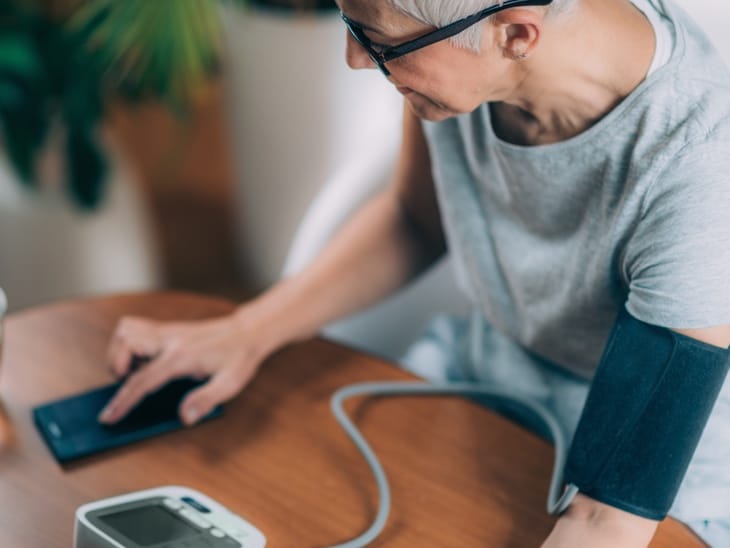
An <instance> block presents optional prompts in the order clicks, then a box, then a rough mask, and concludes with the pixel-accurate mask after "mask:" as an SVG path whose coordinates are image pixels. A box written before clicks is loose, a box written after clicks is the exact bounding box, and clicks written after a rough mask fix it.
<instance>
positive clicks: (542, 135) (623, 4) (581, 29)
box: [492, 0, 656, 145]
mask: <svg viewBox="0 0 730 548" xmlns="http://www.w3.org/2000/svg"><path fill="white" fill-rule="evenodd" d="M550 24H551V28H550V32H547V33H545V34H544V35H543V39H542V43H541V45H540V47H539V48H537V50H535V54H534V56H533V57H531V58H529V59H527V60H526V61H524V62H523V63H520V64H519V65H518V67H519V68H518V69H517V70H519V71H521V74H519V75H518V77H517V80H518V81H519V82H520V84H519V85H518V86H517V87H516V88H515V90H514V92H513V94H512V95H511V96H510V97H508V98H506V99H505V100H504V101H503V102H500V103H494V104H493V105H492V121H493V125H494V128H495V131H496V132H497V134H498V135H499V136H500V137H501V138H503V139H505V140H507V141H509V142H513V143H515V144H521V145H538V144H548V143H554V142H559V141H563V140H566V139H569V138H570V137H574V136H576V135H578V134H580V133H582V132H583V131H585V130H586V129H588V128H589V127H591V126H592V125H594V124H595V123H596V122H598V121H599V120H601V119H602V118H603V117H604V116H606V114H608V113H609V112H610V111H611V110H613V109H614V108H615V107H616V106H617V105H618V104H619V103H620V102H621V101H622V100H623V99H624V98H626V97H627V96H628V95H629V94H630V93H631V92H632V91H633V90H634V89H636V87H637V86H638V85H639V84H641V82H643V81H644V79H645V78H646V75H647V73H648V71H649V67H650V66H651V62H652V59H653V57H654V52H655V49H656V38H655V35H654V30H653V27H652V25H651V23H650V22H649V20H648V19H647V18H646V16H645V15H644V14H643V13H642V12H641V11H639V10H638V9H637V8H636V7H635V6H634V5H633V4H632V3H631V2H630V1H629V0H582V1H581V2H580V3H579V4H578V7H577V8H576V11H575V13H573V14H569V15H566V16H564V17H558V18H555V19H554V20H553V21H551V23H550ZM556 75H560V76H559V77H556Z"/></svg>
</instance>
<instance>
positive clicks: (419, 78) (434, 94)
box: [338, 0, 514, 121]
mask: <svg viewBox="0 0 730 548" xmlns="http://www.w3.org/2000/svg"><path fill="white" fill-rule="evenodd" d="M338 4H339V6H340V9H342V11H343V13H344V14H345V15H347V16H348V17H349V18H350V19H353V20H354V21H357V22H358V23H360V24H361V25H363V26H364V27H366V28H367V29H368V30H366V33H367V36H368V38H369V39H370V40H372V41H373V42H374V43H376V44H380V45H384V46H392V45H396V44H401V43H403V42H406V41H408V40H411V39H413V38H416V37H418V36H421V35H423V34H426V33H427V32H429V31H431V30H433V28H432V27H428V26H426V25H424V24H422V23H419V22H418V21H415V20H413V19H411V18H409V17H407V16H406V15H404V14H402V13H400V12H398V11H396V10H395V9H393V8H392V7H391V6H390V4H389V3H388V2H387V0H340V1H339V2H338ZM480 24H482V25H483V29H484V31H483V32H484V34H483V37H482V49H481V52H479V53H477V52H474V51H471V50H467V49H463V48H458V47H455V46H454V45H453V44H452V43H451V42H449V41H448V40H445V41H442V42H437V43H435V44H432V45H430V46H428V47H426V48H423V49H420V50H417V51H414V52H412V53H409V54H407V55H405V56H403V57H399V58H397V59H394V60H393V61H390V62H388V63H387V68H388V70H389V71H390V73H391V74H390V76H389V77H388V80H389V81H390V82H391V83H392V84H393V85H394V86H395V87H396V88H397V89H398V91H399V92H400V93H402V94H403V95H404V96H405V98H406V100H407V101H408V103H409V105H410V107H411V110H412V111H413V112H414V113H415V114H416V115H417V116H418V117H419V118H422V119H425V120H432V121H439V120H444V119H446V118H450V117H453V116H456V115H459V114H464V113H468V112H472V111H473V110H475V109H476V108H477V107H478V106H479V105H481V104H482V103H484V102H486V101H498V100H502V99H504V98H505V97H506V96H507V95H508V93H509V91H510V90H511V88H512V86H513V80H514V76H513V75H511V74H510V69H511V66H512V63H510V62H509V60H508V59H506V58H505V57H504V56H503V55H502V53H501V49H500V48H499V47H498V46H497V45H496V40H495V37H494V33H495V31H494V28H493V27H492V25H490V24H484V23H480ZM346 58H347V64H348V65H349V66H350V67H351V68H353V69H366V68H369V69H374V68H377V66H376V65H375V63H373V61H372V60H371V59H370V57H369V56H368V54H367V52H366V51H365V50H364V49H363V48H362V46H360V44H358V42H357V41H356V40H355V39H354V38H353V37H352V36H351V35H350V34H349V32H348V35H347V52H346Z"/></svg>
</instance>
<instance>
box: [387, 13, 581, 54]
mask: <svg viewBox="0 0 730 548" xmlns="http://www.w3.org/2000/svg"><path fill="white" fill-rule="evenodd" d="M389 1H390V3H391V4H392V5H393V7H394V8H395V9H397V10H398V11H400V12H401V13H403V14H405V15H407V16H409V17H411V18H412V19H415V20H416V21H420V22H421V23H424V24H426V25H432V26H434V27H443V26H446V25H448V24H449V23H453V22H454V21H457V20H459V19H461V18H463V17H468V16H469V15H472V14H474V13H477V12H478V11H479V10H483V9H484V8H487V7H489V6H493V5H495V4H501V3H502V2H503V0H389ZM577 3H578V0H553V3H552V4H550V8H549V9H550V13H551V14H560V13H565V12H568V11H570V10H571V9H572V8H573V7H574V6H575V4H577ZM481 38H482V25H473V26H471V27H469V28H468V29H466V30H465V31H464V32H462V33H460V34H457V35H456V36H454V37H453V38H451V39H450V40H451V42H452V43H453V44H454V45H455V46H457V47H461V48H467V49H471V50H474V51H479V49H480V46H481Z"/></svg>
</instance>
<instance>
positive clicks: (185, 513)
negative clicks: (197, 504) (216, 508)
mask: <svg viewBox="0 0 730 548" xmlns="http://www.w3.org/2000/svg"><path fill="white" fill-rule="evenodd" d="M180 515H181V516H182V517H184V518H185V519H187V520H188V521H190V522H191V523H193V524H195V525H197V526H198V527H200V528H201V529H208V528H210V523H209V522H208V521H207V520H204V519H203V518H201V517H200V516H199V515H198V514H196V513H195V512H193V511H192V510H188V509H187V508H183V509H182V510H180Z"/></svg>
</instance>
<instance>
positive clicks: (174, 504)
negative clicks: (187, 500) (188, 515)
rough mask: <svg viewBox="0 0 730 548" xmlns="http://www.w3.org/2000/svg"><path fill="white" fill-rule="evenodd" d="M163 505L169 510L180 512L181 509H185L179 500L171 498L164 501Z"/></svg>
mask: <svg viewBox="0 0 730 548" xmlns="http://www.w3.org/2000/svg"><path fill="white" fill-rule="evenodd" d="M162 504H164V505H165V506H167V507H168V508H172V509H173V510H179V509H180V508H182V507H183V504H182V502H180V501H179V500H177V499H173V498H170V497H168V498H166V499H164V500H163V501H162Z"/></svg>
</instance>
